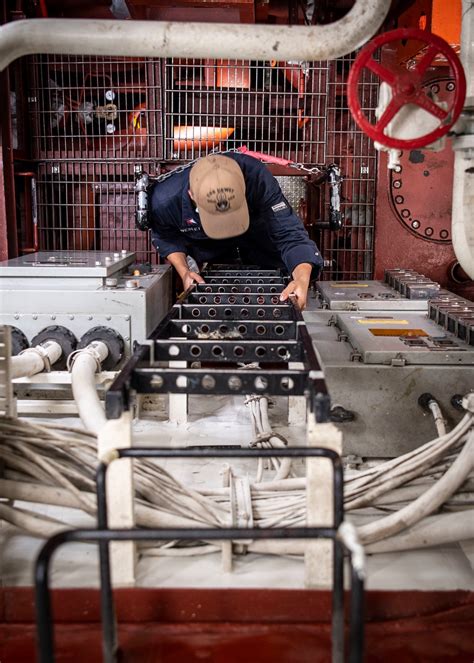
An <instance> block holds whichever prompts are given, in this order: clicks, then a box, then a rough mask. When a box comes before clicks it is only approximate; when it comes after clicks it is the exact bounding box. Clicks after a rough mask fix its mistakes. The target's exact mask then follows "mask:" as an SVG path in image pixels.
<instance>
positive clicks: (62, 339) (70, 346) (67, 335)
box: [31, 325, 77, 371]
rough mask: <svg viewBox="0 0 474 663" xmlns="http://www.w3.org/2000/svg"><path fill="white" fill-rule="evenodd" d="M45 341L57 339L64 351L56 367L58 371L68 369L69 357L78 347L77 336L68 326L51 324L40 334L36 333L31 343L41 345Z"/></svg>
mask: <svg viewBox="0 0 474 663" xmlns="http://www.w3.org/2000/svg"><path fill="white" fill-rule="evenodd" d="M45 341H56V343H58V345H59V346H60V347H61V350H62V353H61V356H60V358H59V359H58V361H57V362H56V363H55V364H54V369H55V370H56V371H64V370H65V369H66V362H67V358H68V357H69V355H70V354H71V352H74V350H75V349H76V346H77V338H76V337H75V336H74V334H73V333H72V332H71V331H70V330H69V329H67V328H66V327H62V326H61V325H51V326H50V327H45V328H44V329H42V330H41V331H40V333H39V334H36V336H35V337H34V338H33V339H32V341H31V345H40V344H41V343H44V342H45Z"/></svg>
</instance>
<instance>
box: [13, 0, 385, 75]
mask: <svg viewBox="0 0 474 663" xmlns="http://www.w3.org/2000/svg"><path fill="white" fill-rule="evenodd" d="M389 9H390V0H356V2H355V4H354V6H353V7H352V9H351V10H350V11H349V12H348V13H347V14H346V15H345V16H344V17H343V18H342V19H340V20H339V21H336V22H334V23H330V24H328V25H311V26H302V25H292V26H284V25H261V24H255V25H254V24H228V23H172V22H165V21H153V22H149V21H114V20H111V21H109V20H98V19H48V18H42V19H28V20H22V21H13V22H12V23H8V24H7V25H4V26H2V27H1V28H0V70H3V69H5V67H7V66H8V65H9V64H10V63H11V62H13V61H14V60H15V59H16V58H19V57H22V56H23V55H29V54H32V53H58V54H70V55H121V56H137V57H138V56H142V57H157V58H163V57H182V58H231V59H236V60H243V59H246V60H247V59H248V60H265V61H269V60H310V61H312V60H332V59H335V58H338V57H341V56H343V55H347V54H348V53H352V51H354V50H355V49H356V48H359V47H360V46H361V45H362V44H364V43H365V42H366V41H368V40H369V39H370V38H371V37H372V36H373V35H374V34H375V33H376V32H377V30H378V29H379V28H380V26H381V25H382V23H383V21H384V19H385V17H386V16H387V14H388V10H389Z"/></svg>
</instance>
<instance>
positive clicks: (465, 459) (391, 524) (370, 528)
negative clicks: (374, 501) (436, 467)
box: [358, 432, 474, 545]
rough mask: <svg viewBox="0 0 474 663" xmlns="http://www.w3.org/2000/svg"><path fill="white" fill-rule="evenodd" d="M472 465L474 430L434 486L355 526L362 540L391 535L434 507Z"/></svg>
mask: <svg viewBox="0 0 474 663" xmlns="http://www.w3.org/2000/svg"><path fill="white" fill-rule="evenodd" d="M473 467H474V432H473V433H471V434H470V435H469V437H468V439H467V441H466V443H465V445H464V447H463V449H462V451H461V453H460V454H459V456H458V457H457V459H456V460H455V461H454V463H453V464H452V465H451V467H450V468H449V470H448V471H447V472H446V473H445V474H444V475H443V476H442V477H441V479H440V480H439V481H437V482H436V483H435V485H434V486H432V487H431V488H429V489H428V490H427V491H426V492H425V493H423V495H421V496H420V497H419V498H418V499H416V500H415V501H414V502H411V503H410V504H409V505H408V506H406V507H404V508H403V509H400V510H399V511H396V512H395V513H392V514H390V515H389V516H386V517H385V518H381V519H379V520H376V521H375V522H372V523H369V524H368V525H364V526H362V527H360V528H359V530H358V533H359V537H360V540H361V541H362V543H363V544H364V545H365V544H368V543H373V542H375V541H379V540H380V539H384V538H387V537H389V536H393V535H394V534H397V533H398V532H400V531H402V530H404V529H406V528H407V527H410V525H414V524H415V523H417V522H419V521H420V520H421V519H422V518H424V517H425V516H428V515H430V514H431V513H433V511H436V509H437V508H438V507H440V506H441V505H442V504H443V503H444V502H446V500H448V499H449V498H450V497H451V496H452V495H453V494H454V493H455V491H456V490H457V489H458V488H459V486H461V485H462V484H463V483H464V481H466V479H467V478H468V476H469V474H470V473H471V472H472V469H473Z"/></svg>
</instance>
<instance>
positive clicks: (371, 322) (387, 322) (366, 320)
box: [357, 318, 409, 325]
mask: <svg viewBox="0 0 474 663" xmlns="http://www.w3.org/2000/svg"><path fill="white" fill-rule="evenodd" d="M357 322H358V323H359V324H360V325H408V324H409V322H408V320H394V319H393V318H385V319H383V318H382V319H380V320H379V319H378V318H359V319H358V320H357Z"/></svg>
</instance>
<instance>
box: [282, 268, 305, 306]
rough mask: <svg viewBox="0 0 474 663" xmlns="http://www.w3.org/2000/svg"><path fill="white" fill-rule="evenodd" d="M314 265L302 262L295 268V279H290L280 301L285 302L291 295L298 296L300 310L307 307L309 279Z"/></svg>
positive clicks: (297, 301)
mask: <svg viewBox="0 0 474 663" xmlns="http://www.w3.org/2000/svg"><path fill="white" fill-rule="evenodd" d="M312 271H313V266H312V265H310V264H309V263H306V262H304V263H301V265H298V266H297V267H295V269H294V270H293V281H290V282H289V283H288V285H287V286H286V288H285V289H284V290H283V292H282V293H281V295H280V301H281V302H285V301H286V300H287V299H288V297H289V296H290V295H294V296H295V297H296V304H297V306H298V308H299V309H300V311H304V309H305V308H306V300H307V299H308V288H309V281H310V278H311V272H312Z"/></svg>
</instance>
